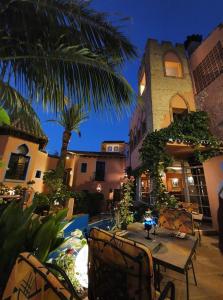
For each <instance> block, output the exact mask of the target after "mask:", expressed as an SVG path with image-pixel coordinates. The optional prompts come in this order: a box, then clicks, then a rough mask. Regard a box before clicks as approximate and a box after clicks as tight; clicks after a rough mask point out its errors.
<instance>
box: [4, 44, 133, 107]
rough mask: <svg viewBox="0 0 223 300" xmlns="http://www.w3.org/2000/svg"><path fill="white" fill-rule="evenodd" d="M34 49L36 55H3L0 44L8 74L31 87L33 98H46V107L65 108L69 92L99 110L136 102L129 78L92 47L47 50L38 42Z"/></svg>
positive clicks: (23, 87) (61, 47) (23, 84)
mask: <svg viewBox="0 0 223 300" xmlns="http://www.w3.org/2000/svg"><path fill="white" fill-rule="evenodd" d="M54 46H55V45H54ZM30 47H31V46H30ZM30 52H32V53H33V54H32V55H28V54H27V55H25V54H24V55H19V56H14V57H1V46H0V60H1V61H2V62H3V63H4V64H7V70H8V73H7V74H13V75H14V78H15V83H16V84H17V86H18V88H20V89H22V90H24V89H26V90H29V91H30V97H31V98H36V99H43V104H44V106H45V107H46V106H47V105H51V107H52V108H53V109H55V110H56V109H62V107H63V105H64V96H63V95H64V93H65V91H67V94H68V96H69V98H71V99H77V100H76V101H78V102H79V103H80V102H82V103H84V104H85V105H86V106H88V107H90V106H91V105H93V107H94V109H95V110H98V109H104V108H111V107H115V108H116V110H117V111H122V110H123V108H124V107H125V106H126V105H129V104H130V103H131V102H132V95H133V91H132V88H131V87H130V85H129V84H128V83H127V81H126V80H125V79H124V78H123V77H122V76H121V75H120V74H119V73H116V72H115V71H114V69H113V68H112V67H111V66H109V65H108V64H107V63H105V61H104V60H103V58H102V57H100V56H98V55H95V54H94V53H92V52H90V51H89V50H88V49H82V48H80V47H79V46H69V47H64V46H63V45H58V46H57V48H55V49H54V51H51V53H47V52H45V50H44V49H43V48H42V46H40V45H38V47H36V48H35V49H34V48H33V49H32V50H31V51H30ZM5 76H7V75H5Z"/></svg>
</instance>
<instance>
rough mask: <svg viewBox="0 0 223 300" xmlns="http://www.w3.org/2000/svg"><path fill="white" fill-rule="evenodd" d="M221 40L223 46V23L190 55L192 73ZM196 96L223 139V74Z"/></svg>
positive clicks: (199, 106)
mask: <svg viewBox="0 0 223 300" xmlns="http://www.w3.org/2000/svg"><path fill="white" fill-rule="evenodd" d="M219 41H220V42H221V44H222V47H223V26H222V25H221V26H220V25H219V26H218V27H217V28H216V29H215V30H213V31H212V32H211V33H210V34H209V36H208V37H207V38H206V39H205V40H204V41H203V42H202V43H201V45H200V46H199V47H198V48H197V49H196V50H195V51H194V52H193V53H192V55H191V57H190V67H191V72H192V74H193V71H194V70H195V69H196V67H197V66H198V65H199V64H200V63H201V62H202V61H203V59H204V58H205V57H206V56H207V55H208V53H209V52H210V51H211V50H212V49H213V48H214V46H215V45H216V44H217V42H219ZM207 75H208V74H207ZM194 86H195V85H194ZM195 90H196V87H195ZM195 98H196V105H197V107H198V108H199V109H200V110H204V111H206V112H207V113H208V114H209V117H210V125H211V131H212V133H213V134H215V135H217V136H218V137H220V138H221V139H223V126H222V125H220V126H219V123H221V122H222V121H223V116H222V110H223V74H221V75H220V76H219V77H218V78H216V79H215V80H214V81H212V82H211V83H210V84H209V85H208V86H207V87H206V88H205V89H203V90H202V91H201V92H200V93H198V94H197V95H196V97H195Z"/></svg>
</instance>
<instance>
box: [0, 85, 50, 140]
mask: <svg viewBox="0 0 223 300" xmlns="http://www.w3.org/2000/svg"><path fill="white" fill-rule="evenodd" d="M0 104H1V105H2V106H3V108H4V109H5V110H6V111H7V112H8V115H9V116H10V120H11V122H10V123H9V124H7V123H5V124H7V125H11V126H13V127H16V128H18V124H20V125H21V123H23V127H25V128H27V129H28V131H29V132H33V133H34V134H35V135H36V136H44V133H43V131H42V128H41V125H40V120H39V118H38V116H37V114H36V113H35V111H34V109H33V108H32V105H31V102H30V101H29V100H27V99H25V98H23V96H22V95H21V94H20V93H19V92H18V91H17V90H16V89H14V88H13V87H12V86H10V85H9V84H8V83H5V82H3V81H1V80H0ZM0 114H1V111H0Z"/></svg>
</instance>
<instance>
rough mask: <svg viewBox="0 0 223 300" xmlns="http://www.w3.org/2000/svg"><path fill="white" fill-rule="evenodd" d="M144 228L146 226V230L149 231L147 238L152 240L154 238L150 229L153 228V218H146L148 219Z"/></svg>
mask: <svg viewBox="0 0 223 300" xmlns="http://www.w3.org/2000/svg"><path fill="white" fill-rule="evenodd" d="M144 228H145V230H146V231H147V236H146V239H147V240H151V239H152V238H151V237H150V235H149V231H150V230H151V228H152V219H151V218H146V219H145V222H144Z"/></svg>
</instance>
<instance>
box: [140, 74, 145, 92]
mask: <svg viewBox="0 0 223 300" xmlns="http://www.w3.org/2000/svg"><path fill="white" fill-rule="evenodd" d="M145 88H146V74H145V72H143V75H142V78H141V80H140V83H139V94H140V96H141V95H142V94H143V92H144V90H145Z"/></svg>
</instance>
